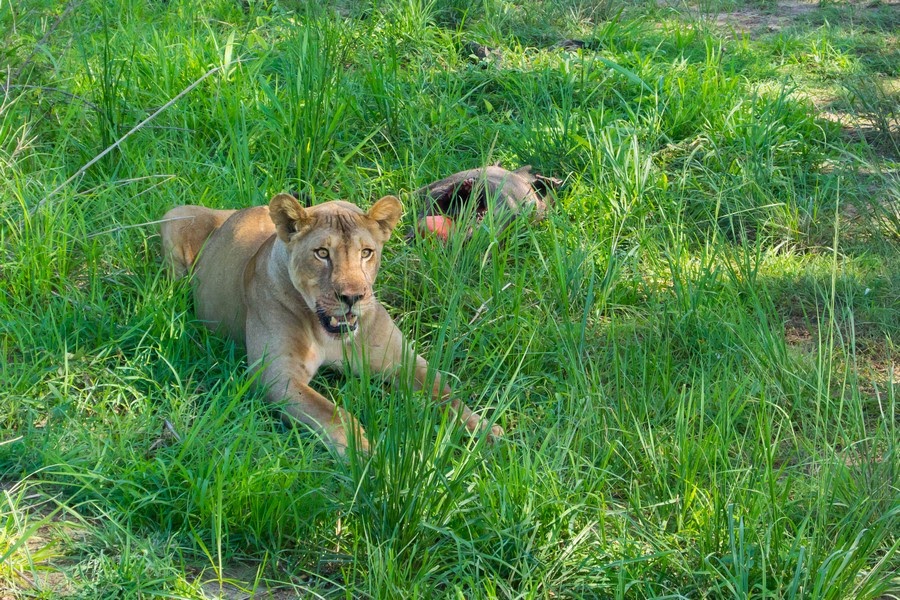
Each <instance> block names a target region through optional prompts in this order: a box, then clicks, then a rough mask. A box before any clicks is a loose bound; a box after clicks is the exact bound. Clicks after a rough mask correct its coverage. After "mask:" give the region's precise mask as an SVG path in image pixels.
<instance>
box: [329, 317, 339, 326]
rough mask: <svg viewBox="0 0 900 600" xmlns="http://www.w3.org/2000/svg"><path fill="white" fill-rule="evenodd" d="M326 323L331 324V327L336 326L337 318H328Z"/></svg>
mask: <svg viewBox="0 0 900 600" xmlns="http://www.w3.org/2000/svg"><path fill="white" fill-rule="evenodd" d="M328 323H329V325H331V326H332V327H337V326H338V320H337V317H331V320H330V321H329V322H328Z"/></svg>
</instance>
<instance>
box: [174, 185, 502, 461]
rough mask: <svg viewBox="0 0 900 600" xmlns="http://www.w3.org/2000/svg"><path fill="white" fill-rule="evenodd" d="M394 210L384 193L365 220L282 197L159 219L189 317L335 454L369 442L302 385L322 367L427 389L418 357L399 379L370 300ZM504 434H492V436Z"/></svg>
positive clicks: (385, 330) (397, 347) (437, 391)
mask: <svg viewBox="0 0 900 600" xmlns="http://www.w3.org/2000/svg"><path fill="white" fill-rule="evenodd" d="M401 212H402V207H401V204H400V201H399V200H397V198H395V197H393V196H385V197H384V198H382V199H381V200H379V201H378V202H376V203H375V204H374V205H373V206H372V207H371V208H370V209H369V211H368V212H364V211H363V210H362V209H360V208H358V207H357V206H355V205H353V204H350V203H348V202H341V201H336V202H326V203H324V204H320V205H318V206H313V207H311V208H303V207H302V206H301V205H300V203H299V202H298V201H297V200H296V199H295V198H293V197H292V196H288V195H286V194H279V195H277V196H275V197H274V198H273V199H272V201H271V202H270V203H269V206H257V207H254V208H247V209H244V210H239V211H234V210H212V209H209V208H204V207H202V206H179V207H176V208H173V209H172V210H170V211H169V212H168V213H166V215H165V216H164V217H163V220H164V223H163V225H162V241H163V253H164V255H165V260H166V262H167V263H168V265H169V267H170V269H171V270H172V272H173V274H174V275H175V276H184V275H187V274H188V273H191V275H192V288H193V291H194V304H195V310H196V313H197V317H198V318H199V319H200V320H201V321H203V322H204V323H205V324H206V325H207V326H208V327H209V328H211V329H213V330H218V331H221V332H224V333H226V334H227V335H228V336H229V337H231V338H232V339H234V340H235V341H237V342H240V343H242V344H244V345H245V346H246V348H247V360H248V361H249V364H250V365H253V366H254V368H259V369H262V372H261V373H260V377H259V381H260V382H261V383H262V384H263V385H264V386H265V387H266V389H267V397H268V399H269V400H271V401H273V402H281V401H283V400H286V401H287V404H286V412H287V413H288V415H290V416H291V417H293V418H295V419H298V420H300V421H302V422H304V423H307V424H309V425H311V426H312V427H313V428H315V429H318V430H319V431H321V432H322V433H323V434H325V436H327V438H328V439H329V440H330V441H331V442H332V443H333V444H334V445H335V446H336V447H337V449H338V450H339V451H340V452H344V451H345V450H346V448H347V446H348V435H352V436H354V437H355V438H356V447H357V448H358V449H360V450H363V451H368V450H369V443H368V441H367V439H366V437H365V432H364V431H363V428H362V427H361V426H360V425H359V423H358V422H357V421H356V419H355V418H354V417H353V416H351V415H350V414H349V413H347V411H345V410H344V409H342V408H338V407H336V406H335V405H334V404H333V403H332V402H331V401H330V400H328V399H327V398H325V397H324V396H322V395H321V394H319V393H318V392H316V391H315V390H314V389H312V388H311V387H310V386H309V381H310V379H311V378H312V376H313V375H314V374H315V373H316V371H318V369H319V367H321V366H323V365H325V366H338V365H341V364H343V362H344V361H345V360H346V361H349V363H350V367H351V369H353V371H354V372H358V371H360V370H362V367H363V363H362V361H365V363H367V365H368V367H369V369H371V370H372V371H373V372H376V373H388V374H391V375H392V376H393V377H395V378H402V377H404V375H408V376H411V380H412V383H413V384H414V386H415V387H416V389H421V388H423V387H425V386H426V385H428V382H427V371H428V364H427V363H426V361H425V359H423V358H422V357H421V356H417V355H415V361H414V364H411V365H410V368H408V369H405V370H404V357H407V356H413V355H412V354H411V352H410V351H409V348H408V346H407V344H406V342H405V341H404V339H403V335H402V334H401V333H400V330H399V329H397V327H396V325H394V322H393V320H392V319H391V317H390V316H389V315H388V313H387V311H386V310H385V309H384V307H383V306H382V305H381V304H380V303H379V302H378V300H376V299H375V296H374V295H373V291H372V283H373V282H374V280H375V276H376V274H377V273H378V267H379V265H380V263H381V250H382V247H383V246H384V243H385V241H387V239H388V238H389V237H390V235H391V232H392V231H393V229H394V227H395V226H396V225H397V222H398V221H399V220H400V215H401ZM201 249H202V251H201ZM405 362H407V363H409V362H411V361H405ZM430 392H431V396H432V398H434V400H436V401H439V402H447V403H448V404H449V406H450V408H451V410H453V411H454V413H455V414H456V415H457V416H458V418H459V419H460V420H461V421H462V422H463V423H464V424H465V425H466V427H467V428H468V429H469V430H470V431H476V430H480V429H482V428H484V427H485V426H486V425H485V422H484V421H482V420H481V419H480V418H479V417H478V415H476V414H475V413H473V412H472V411H471V410H469V409H468V408H467V407H466V406H465V404H463V403H462V402H460V401H459V400H456V399H452V398H451V395H450V388H449V387H448V386H447V385H446V383H444V381H443V377H441V376H440V375H437V377H436V378H435V380H434V383H433V385H432V387H431V389H430ZM502 434H503V430H502V429H501V428H500V427H499V426H497V425H494V426H493V427H491V431H490V432H489V435H490V436H491V438H493V437H497V436H500V435H502Z"/></svg>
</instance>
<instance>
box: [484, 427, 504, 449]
mask: <svg viewBox="0 0 900 600" xmlns="http://www.w3.org/2000/svg"><path fill="white" fill-rule="evenodd" d="M503 435H504V431H503V428H502V427H500V426H499V425H494V426H492V427H491V431H490V433H488V436H487V443H488V444H493V443H494V442H496V441H497V440H499V439H500V438H502V437H503Z"/></svg>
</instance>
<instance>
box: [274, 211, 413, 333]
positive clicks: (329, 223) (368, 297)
mask: <svg viewBox="0 0 900 600" xmlns="http://www.w3.org/2000/svg"><path fill="white" fill-rule="evenodd" d="M401 212H402V206H401V204H400V201H399V200H397V198H395V197H393V196H385V197H384V198H382V199H381V200H379V201H378V202H376V203H375V204H374V205H373V206H372V208H371V209H370V210H369V212H368V213H366V212H363V210H362V209H360V208H359V207H357V206H354V205H353V204H350V203H348V202H340V201H337V202H326V203H324V204H319V205H318V206H313V207H311V208H303V207H302V206H300V203H299V202H297V200H296V199H295V198H293V197H292V196H288V195H286V194H279V195H278V196H275V197H274V198H273V199H272V201H271V202H270V203H269V214H270V216H271V217H272V221H273V222H274V223H275V229H276V232H277V234H278V240H277V241H276V244H277V243H282V244H284V246H285V250H286V252H287V256H288V272H289V275H290V278H291V283H292V284H293V285H294V288H296V289H297V291H298V292H299V293H300V295H301V296H302V297H303V300H304V301H305V302H306V304H307V305H308V306H309V308H310V310H312V311H313V312H315V314H316V316H317V317H318V318H319V323H320V324H321V325H322V327H323V328H324V329H325V331H327V332H328V333H329V334H331V335H333V336H341V335H343V334H351V333H353V332H355V331H356V328H357V326H358V325H359V317H360V315H362V314H363V313H364V312H365V311H366V310H367V309H368V308H369V307H370V306H371V305H372V304H373V302H374V296H373V293H372V284H373V283H374V281H375V276H376V275H377V273H378V267H379V266H380V264H381V249H382V247H383V246H384V243H385V241H387V239H388V238H389V237H390V235H391V231H393V229H394V226H396V224H397V221H399V220H400V215H401Z"/></svg>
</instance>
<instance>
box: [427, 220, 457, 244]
mask: <svg viewBox="0 0 900 600" xmlns="http://www.w3.org/2000/svg"><path fill="white" fill-rule="evenodd" d="M452 231H453V221H452V220H451V219H449V218H447V217H443V216H440V215H429V216H427V217H424V218H423V219H421V220H420V221H419V232H420V233H422V234H423V235H424V234H429V233H430V234H434V235H436V236H437V237H439V238H440V239H441V240H443V241H445V242H446V241H447V240H448V239H450V232H452Z"/></svg>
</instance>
